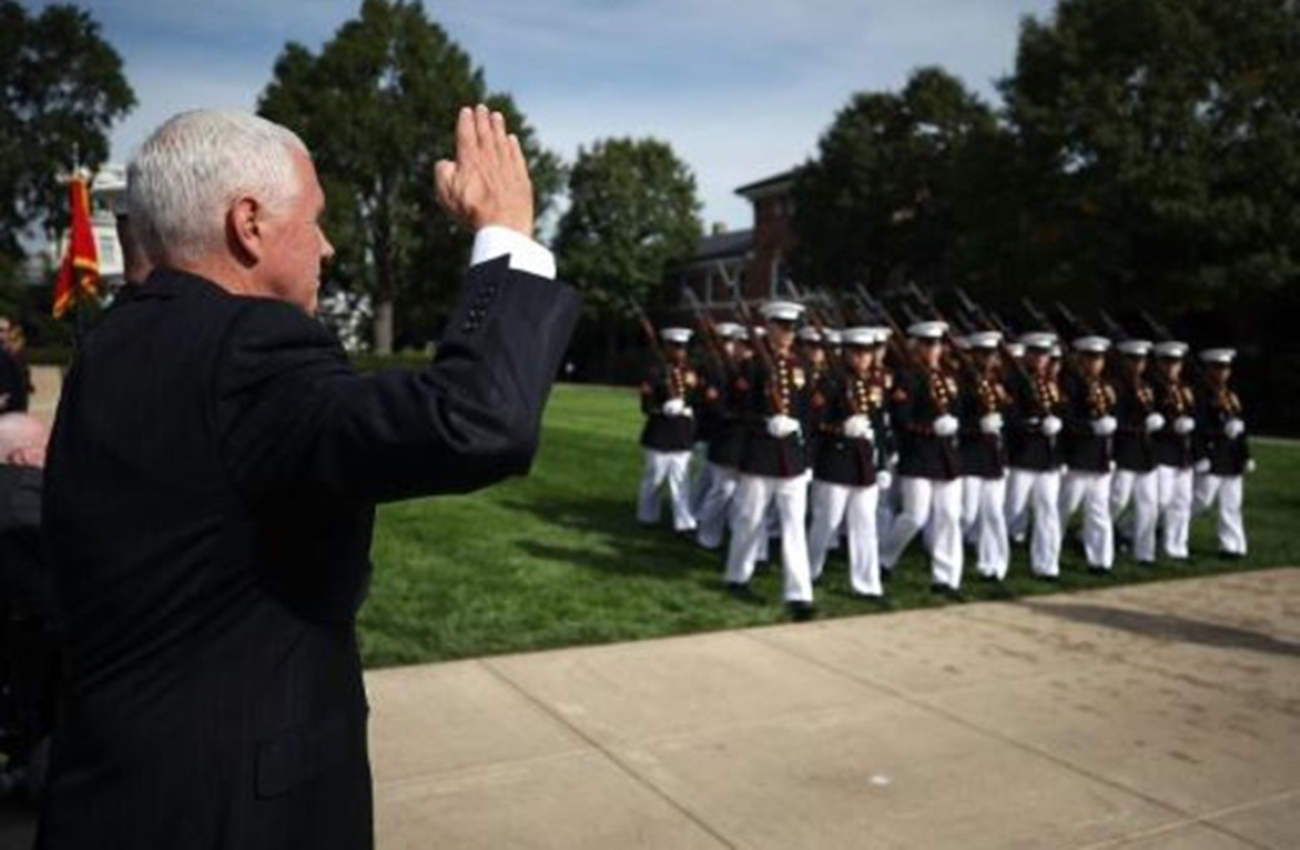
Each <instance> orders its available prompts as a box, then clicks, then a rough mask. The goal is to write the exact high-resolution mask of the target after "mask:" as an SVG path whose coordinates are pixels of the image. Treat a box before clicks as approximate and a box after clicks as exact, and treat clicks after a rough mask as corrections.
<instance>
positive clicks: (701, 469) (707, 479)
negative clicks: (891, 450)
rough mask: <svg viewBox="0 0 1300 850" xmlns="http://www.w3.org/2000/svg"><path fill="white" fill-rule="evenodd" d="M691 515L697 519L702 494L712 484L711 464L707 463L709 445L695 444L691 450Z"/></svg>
mask: <svg viewBox="0 0 1300 850" xmlns="http://www.w3.org/2000/svg"><path fill="white" fill-rule="evenodd" d="M691 470H692V472H691V513H693V514H695V516H696V517H697V518H698V517H699V515H700V505H701V504H702V503H703V502H704V494H705V493H707V492H709V485H710V484H712V483H713V464H711V463H709V444H708V443H706V442H703V441H701V442H697V443H696V444H695V447H694V448H693V449H692V450H691Z"/></svg>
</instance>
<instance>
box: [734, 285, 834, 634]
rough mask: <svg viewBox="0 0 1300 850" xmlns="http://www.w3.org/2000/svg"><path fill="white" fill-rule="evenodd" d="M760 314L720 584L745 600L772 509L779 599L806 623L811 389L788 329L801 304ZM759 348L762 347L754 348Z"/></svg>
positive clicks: (774, 305)
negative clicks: (763, 327) (762, 327)
mask: <svg viewBox="0 0 1300 850" xmlns="http://www.w3.org/2000/svg"><path fill="white" fill-rule="evenodd" d="M760 312H761V314H762V316H763V319H764V320H765V321H766V323H767V335H766V340H767V342H766V343H764V342H763V340H759V341H757V342H756V343H755V346H756V350H758V351H760V354H759V355H758V356H756V357H754V358H753V360H751V361H750V364H751V365H750V369H749V375H748V376H747V377H746V378H745V382H746V384H747V386H748V388H749V389H748V394H747V398H748V402H749V409H748V411H747V420H748V422H749V431H748V435H747V439H746V440H745V449H744V453H743V454H742V455H741V461H740V483H739V485H738V486H737V488H736V495H735V513H734V515H733V517H734V526H733V529H732V535H731V547H730V549H729V550H728V552H727V569H726V581H727V586H728V589H729V590H730V592H731V593H732V594H733V595H736V596H740V597H745V596H748V595H749V581H750V579H751V578H752V577H753V575H754V567H755V565H756V564H757V562H758V560H759V556H760V553H761V549H762V544H763V538H764V537H765V536H766V534H767V527H766V520H767V516H768V509H769V507H770V506H773V507H774V509H775V511H776V513H777V517H778V521H779V523H780V529H781V564H782V569H783V575H784V582H783V588H782V594H781V595H782V598H783V599H784V601H785V603H786V607H787V608H788V609H789V611H790V616H791V617H792V618H794V619H795V620H807V619H810V618H811V617H813V616H814V615H815V609H814V607H813V587H812V577H811V575H810V572H809V566H808V542H807V530H806V528H807V526H806V523H807V512H808V480H809V477H810V476H809V471H808V470H809V461H810V457H809V448H808V436H809V422H810V413H811V395H812V387H811V384H810V382H809V376H808V372H807V370H806V369H805V368H804V365H803V364H802V362H800V360H799V358H798V357H797V356H796V354H795V351H794V339H795V327H796V325H797V324H798V322H799V318H800V317H801V316H802V315H803V312H804V307H803V305H801V304H796V303H793V302H789V301H772V302H769V303H767V304H764V305H763V307H762V309H761V311H760ZM764 344H766V346H767V347H766V349H765V350H764V349H760V348H758V346H763V345H764Z"/></svg>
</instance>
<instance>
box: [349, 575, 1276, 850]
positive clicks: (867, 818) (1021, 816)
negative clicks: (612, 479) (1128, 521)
mask: <svg viewBox="0 0 1300 850" xmlns="http://www.w3.org/2000/svg"><path fill="white" fill-rule="evenodd" d="M369 687H370V694H371V703H372V705H373V714H372V730H373V731H372V741H373V749H372V758H373V760H374V766H375V779H376V806H377V811H376V816H377V827H376V828H377V833H378V836H377V837H378V844H379V846H380V847H381V848H386V850H387V849H388V848H393V849H394V850H396V848H432V847H449V848H479V847H481V848H517V847H528V848H600V850H608V849H609V848H617V850H624V848H635V847H647V848H718V847H746V848H780V850H790V848H818V850H822V848H841V847H843V848H895V847H917V848H947V847H961V848H977V847H1000V848H1001V847H1017V848H1020V847H1023V848H1070V847H1133V848H1180V850H1184V849H1185V848H1192V849H1193V850H1194V849H1195V848H1205V849H1206V850H1210V848H1213V849H1214V850H1219V848H1223V850H1229V848H1249V847H1277V848H1295V847H1300V569H1292V570H1278V571H1271V572H1262V573H1243V574H1239V575H1232V576H1227V577H1218V578H1211V579H1201V580H1193V581H1182V582H1168V583H1162V584H1148V585H1143V586H1130V587H1123V588H1116V589H1114V590H1108V591H1101V592H1096V593H1087V594H1073V595H1068V596H1057V597H1052V598H1047V599H1043V598H1041V597H1040V598H1036V599H1034V600H1033V601H1026V602H1023V603H1018V604H980V605H966V606H950V607H947V608H943V609H940V610H930V611H917V612H905V613H899V614H894V615H888V616H870V617H861V618H854V619H847V620H833V621H827V622H824V623H810V624H802V625H790V626H782V627H776V628H766V629H753V630H748V631H741V632H725V633H718V634H709V635H700V636H694V637H685V638H676V639H670V640H660V641H650V642H643V643H633V644H620V645H614V646H604V647H593V648H585V649H569V650H562V651H556V652H544V653H536V654H530V655H517V656H507V657H498V658H490V659H484V660H479V661H467V662H461V663H452V664H439V665H432V666H427V667H412V668H405V669H396V670H386V671H381V672H377V673H374V674H372V675H371V676H370V677H369Z"/></svg>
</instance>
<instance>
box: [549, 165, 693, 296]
mask: <svg viewBox="0 0 1300 850" xmlns="http://www.w3.org/2000/svg"><path fill="white" fill-rule="evenodd" d="M569 201H570V206H569V208H568V209H567V210H566V211H565V213H564V215H563V216H562V217H561V219H560V223H559V228H558V233H557V235H556V240H555V250H556V255H557V258H558V260H559V266H560V271H561V274H562V276H563V277H564V278H565V279H566V280H569V281H571V282H572V283H574V284H575V285H576V286H578V287H579V288H581V289H582V290H583V291H584V292H585V293H586V295H587V304H588V306H589V307H590V308H591V309H593V310H594V311H596V312H598V313H604V314H614V315H618V314H625V313H626V312H627V305H626V299H627V298H629V297H631V298H634V299H636V300H637V301H639V302H645V301H646V300H648V299H649V298H650V296H651V295H652V292H653V290H654V289H655V288H656V287H658V286H659V285H660V284H661V283H662V282H663V280H664V274H665V272H666V270H667V268H668V266H669V264H671V263H672V262H674V261H676V260H680V259H682V258H684V257H688V256H690V254H691V253H692V252H693V251H694V250H695V247H696V245H697V243H698V241H699V238H700V234H701V225H700V219H699V212H700V202H699V200H698V199H697V197H696V189H695V178H694V176H693V175H692V174H691V172H690V169H689V168H688V167H687V166H686V165H685V163H683V162H682V161H681V160H680V159H678V158H677V155H676V154H675V153H674V152H673V149H672V147H671V146H670V145H668V144H667V143H666V142H662V141H659V140H657V139H604V140H600V141H597V142H596V143H595V144H593V145H592V147H591V148H590V149H586V148H580V149H579V151H578V157H577V161H576V162H575V163H574V164H573V166H572V168H571V169H570V173H569Z"/></svg>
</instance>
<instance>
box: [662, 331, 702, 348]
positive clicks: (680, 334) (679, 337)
mask: <svg viewBox="0 0 1300 850" xmlns="http://www.w3.org/2000/svg"><path fill="white" fill-rule="evenodd" d="M693 335H694V331H692V330H691V329H690V328H663V329H662V330H660V331H659V338H660V339H662V340H663V341H664V342H675V343H677V344H678V345H686V343H688V342H690V341H691V337H692V336H693Z"/></svg>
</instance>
